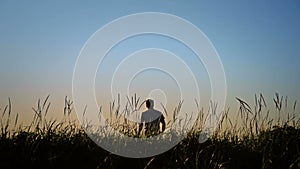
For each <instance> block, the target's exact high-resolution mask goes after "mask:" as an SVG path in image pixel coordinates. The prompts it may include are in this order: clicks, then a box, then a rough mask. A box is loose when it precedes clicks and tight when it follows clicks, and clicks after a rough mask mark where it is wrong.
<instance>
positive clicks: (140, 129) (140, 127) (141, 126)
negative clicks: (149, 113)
mask: <svg viewBox="0 0 300 169" xmlns="http://www.w3.org/2000/svg"><path fill="white" fill-rule="evenodd" d="M142 130H143V122H141V123H140V124H139V130H138V136H140V134H141V131H142Z"/></svg>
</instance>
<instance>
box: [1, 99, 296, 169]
mask: <svg viewBox="0 0 300 169" xmlns="http://www.w3.org/2000/svg"><path fill="white" fill-rule="evenodd" d="M47 100H48V97H47V98H46V99H45V100H44V102H43V104H41V103H40V101H39V102H38V106H37V108H35V109H34V111H35V113H36V116H35V117H34V119H33V121H32V124H31V125H30V126H24V127H22V126H18V125H17V121H18V117H15V118H12V117H10V114H11V112H10V110H11V105H10V101H9V104H8V105H7V106H6V107H5V108H4V109H3V113H2V114H1V132H0V168H1V169H2V168H3V169H5V168H19V169H21V168H45V169H47V168H89V169H92V168H115V169H118V168H199V169H200V168H208V169H211V168H242V169H247V168H249V169H256V168H265V169H269V168H270V169H271V168H272V169H273V168H274V169H277V168H278V169H279V168H287V169H288V168H291V169H297V168H300V129H299V120H298V119H296V118H295V116H294V114H295V109H296V108H295V107H296V102H295V104H294V109H293V111H292V113H287V114H284V112H283V107H284V106H283V105H285V104H284V100H283V99H282V97H280V96H279V95H277V94H276V97H275V99H274V103H275V107H276V111H277V112H276V113H281V114H282V115H281V116H280V117H279V118H278V119H271V118H270V117H269V113H266V112H264V109H265V103H264V99H263V97H262V96H261V95H260V96H259V97H256V101H257V102H256V105H254V106H253V107H252V109H251V108H250V106H249V105H248V104H247V103H246V102H244V101H242V100H240V99H237V100H238V102H239V103H240V110H239V111H238V112H239V116H237V118H239V120H240V121H243V123H242V125H241V126H238V125H236V124H233V123H232V122H231V121H232V120H230V119H228V118H227V117H226V116H227V114H226V113H225V115H224V116H223V117H222V120H221V123H222V124H219V126H222V125H224V124H225V123H228V124H229V125H228V127H222V130H221V129H220V130H217V131H216V132H215V133H214V135H213V136H211V137H210V138H209V139H208V140H207V141H205V142H203V143H199V141H198V137H199V135H200V131H201V129H200V130H199V129H198V130H196V129H194V130H192V131H191V132H190V133H189V134H188V136H187V137H186V138H185V139H184V140H182V141H181V142H180V143H179V144H178V145H176V146H175V147H173V148H172V149H170V150H169V151H167V152H165V153H163V154H160V155H158V156H155V157H149V158H140V159H131V158H125V157H120V156H117V155H114V154H111V153H109V152H107V151H105V150H103V149H102V148H100V147H99V146H97V145H96V144H95V143H94V142H93V141H92V140H91V139H89V137H88V136H87V135H86V134H85V132H84V131H83V129H81V128H80V127H78V125H76V124H75V122H72V121H71V120H67V119H68V118H67V116H68V114H69V113H70V111H71V106H70V105H71V104H72V103H71V102H70V101H69V100H68V99H67V98H66V107H65V112H64V113H65V115H66V118H65V119H64V120H63V122H57V121H46V119H45V116H46V113H47V110H48V108H47V107H48V105H50V104H48V101H47ZM42 114H43V118H42ZM198 126H201V125H199V123H198Z"/></svg>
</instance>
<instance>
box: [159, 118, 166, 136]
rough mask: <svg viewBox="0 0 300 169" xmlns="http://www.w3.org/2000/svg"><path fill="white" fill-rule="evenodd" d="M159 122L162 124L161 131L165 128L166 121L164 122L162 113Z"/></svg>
mask: <svg viewBox="0 0 300 169" xmlns="http://www.w3.org/2000/svg"><path fill="white" fill-rule="evenodd" d="M160 122H161V124H162V132H164V131H165V129H166V122H165V117H164V115H161V118H160Z"/></svg>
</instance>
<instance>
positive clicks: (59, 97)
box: [0, 0, 300, 120]
mask: <svg viewBox="0 0 300 169" xmlns="http://www.w3.org/2000/svg"><path fill="white" fill-rule="evenodd" d="M299 9H300V3H299V1H296V0H295V1H292V0H289V1H259V0H257V1H218V2H214V3H213V2H211V1H188V2H187V1H182V0H172V1H171V0H170V1H167V0H163V1H157V0H152V1H138V0H130V1H129V0H128V1H46V2H41V1H18V2H17V1H8V0H7V1H3V0H2V1H0V108H1V110H2V108H3V107H4V105H5V104H6V103H7V98H8V97H11V99H12V101H13V106H14V109H13V110H14V111H15V112H17V113H20V114H21V115H20V117H22V118H23V119H24V120H26V119H27V118H29V119H30V118H31V117H32V114H33V113H32V110H31V107H32V106H34V104H35V102H36V100H37V99H38V98H41V97H45V96H46V95H47V94H51V101H52V103H53V106H52V110H53V111H61V112H62V109H63V107H62V106H63V99H64V96H65V95H68V96H71V95H72V93H71V91H72V74H73V70H74V66H75V62H76V59H77V56H78V54H79V52H80V50H81V48H82V47H83V45H84V44H85V42H86V40H87V39H88V38H89V37H90V36H91V35H92V34H93V33H94V32H95V31H96V30H98V29H99V28H101V27H102V26H104V25H105V24H107V23H108V22H110V21H112V20H114V19H117V18H119V17H122V16H124V15H128V14H133V13H137V12H163V13H170V14H174V15H177V16H179V17H181V18H184V19H186V20H188V21H190V22H191V23H193V24H194V25H196V26H197V27H198V28H199V29H201V30H202V31H203V32H204V33H205V34H206V35H207V37H208V38H209V39H210V40H211V42H212V43H213V45H214V46H215V48H216V50H217V52H218V53H219V56H220V58H221V60H222V63H223V65H224V69H225V74H226V79H227V87H228V88H227V89H228V90H227V93H228V99H227V100H228V105H231V104H236V102H235V101H234V100H233V99H234V97H235V96H238V97H241V98H245V99H247V100H251V101H252V100H253V97H254V94H255V93H259V92H262V93H263V94H265V96H266V97H271V96H273V95H274V93H275V92H279V93H280V94H282V95H287V96H289V97H290V98H291V100H294V99H297V100H300V90H299V86H300V76H299V73H300V38H299V37H300V19H299V17H300V10H299ZM149 43H150V44H151V42H149ZM141 46H143V45H141ZM132 49H134V48H132ZM175 49H176V48H174V50H175ZM177 49H178V48H177ZM169 50H170V51H171V50H172V48H171V49H169ZM179 52H180V51H179ZM188 61H190V62H191V64H190V66H191V67H193V68H194V69H197V66H198V65H197V64H194V65H193V64H192V63H193V62H192V61H191V60H187V62H188ZM199 69H201V71H202V69H203V67H202V68H200V67H199ZM201 71H200V72H201ZM197 77H198V78H200V75H198V76H197ZM198 80H199V81H201V80H200V79H198ZM203 83H205V84H206V83H209V82H203ZM269 104H272V103H271V99H270V102H269ZM59 113H60V112H59Z"/></svg>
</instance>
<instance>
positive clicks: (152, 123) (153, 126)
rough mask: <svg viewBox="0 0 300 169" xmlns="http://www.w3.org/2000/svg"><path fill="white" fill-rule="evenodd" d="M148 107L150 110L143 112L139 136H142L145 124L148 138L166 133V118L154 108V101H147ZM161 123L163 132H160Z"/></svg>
mask: <svg viewBox="0 0 300 169" xmlns="http://www.w3.org/2000/svg"><path fill="white" fill-rule="evenodd" d="M146 107H147V109H148V110H146V111H144V112H142V118H141V119H142V121H141V123H140V124H139V131H138V135H140V132H141V131H142V129H143V124H144V123H145V135H146V136H150V135H157V134H159V133H161V132H164V131H165V128H166V122H165V117H164V115H163V114H162V113H161V112H160V111H157V110H155V109H154V108H153V107H154V101H153V100H151V99H148V100H146ZM160 123H161V124H162V130H160Z"/></svg>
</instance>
